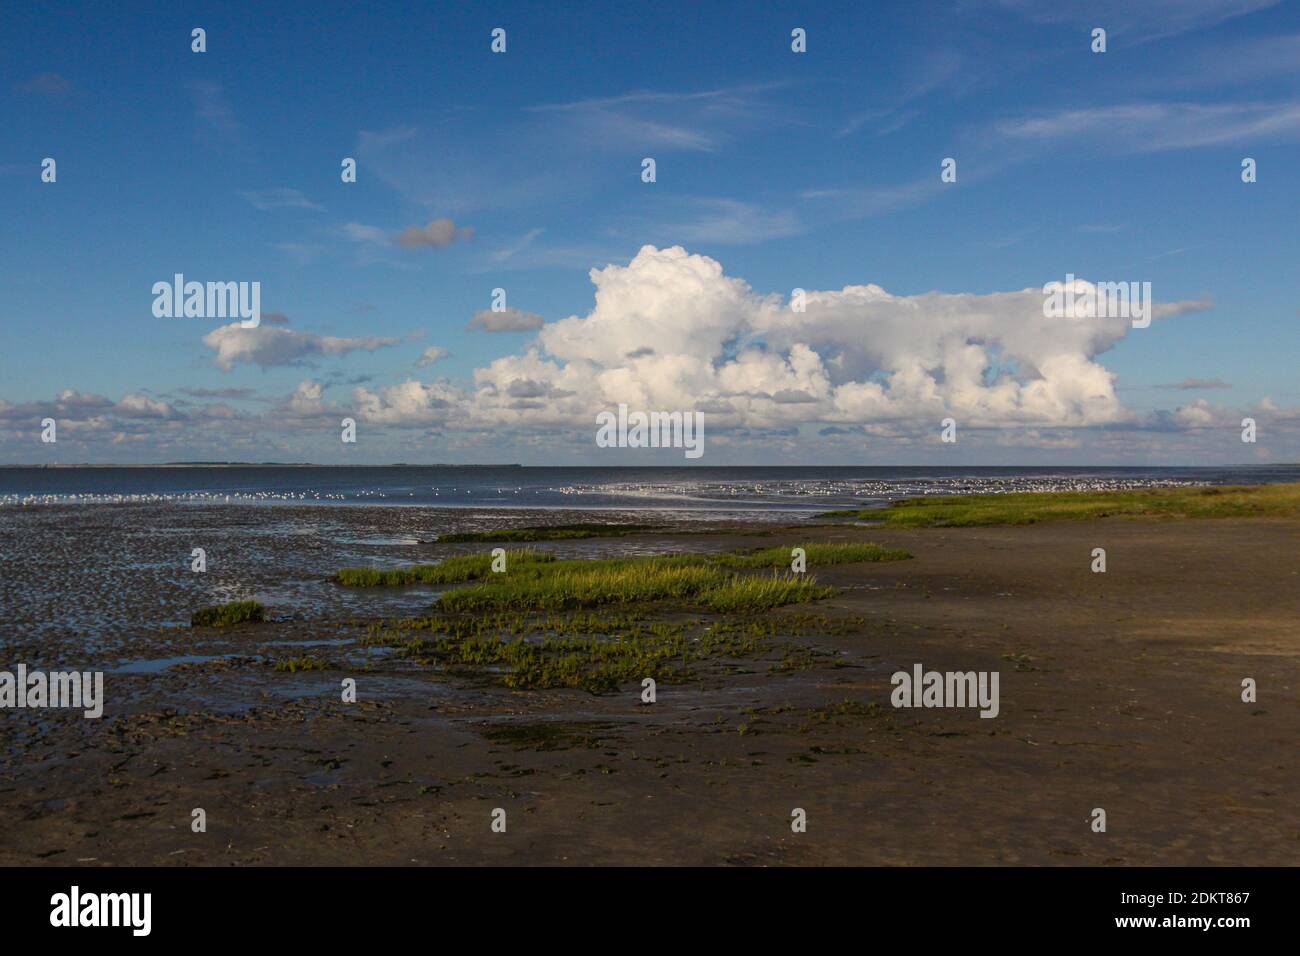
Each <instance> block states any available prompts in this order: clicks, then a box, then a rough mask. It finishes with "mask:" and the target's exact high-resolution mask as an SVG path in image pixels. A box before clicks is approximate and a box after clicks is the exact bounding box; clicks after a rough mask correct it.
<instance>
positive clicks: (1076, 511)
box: [809, 484, 1300, 562]
mask: <svg viewBox="0 0 1300 956" xmlns="http://www.w3.org/2000/svg"><path fill="white" fill-rule="evenodd" d="M831 516H836V517H853V518H859V519H863V520H879V521H881V522H882V523H883V524H884V526H885V527H888V528H965V527H977V526H984V525H1025V524H1036V523H1038V522H1040V521H1079V520H1085V519H1096V518H1115V517H1132V518H1153V517H1169V518H1300V484H1276V485H1253V486H1214V487H1195V488H1153V489H1147V490H1141V491H1065V492H1021V493H1016V494H1005V495H953V496H948V497H932V498H908V499H906V500H903V501H895V502H893V504H892V505H891V506H890V507H888V508H883V509H879V508H868V509H862V510H856V509H849V510H847V511H832V512H828V513H827V515H826V517H831ZM811 560H812V558H811V555H810V556H809V561H810V562H811Z"/></svg>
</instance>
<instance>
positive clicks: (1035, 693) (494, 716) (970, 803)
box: [0, 509, 1300, 866]
mask: <svg viewBox="0 0 1300 956" xmlns="http://www.w3.org/2000/svg"><path fill="white" fill-rule="evenodd" d="M368 510H369V509H368ZM380 510H381V509H376V510H375V511H376V513H378V512H379V511H380ZM367 520H380V519H378V518H374V517H372V518H369V519H367ZM403 520H409V519H403ZM568 520H572V518H569V519H568ZM520 523H522V522H520ZM759 530H760V531H762V532H763V533H762V534H761V535H756V536H751V535H745V534H741V533H738V532H735V531H733V532H730V533H723V534H717V535H680V536H678V535H668V534H650V535H642V536H637V537H636V538H635V539H615V540H613V541H607V540H601V541H594V542H574V543H573V544H572V545H571V546H569V548H570V549H578V547H579V546H581V547H582V548H585V549H587V553H593V554H595V553H606V552H607V551H609V550H617V549H620V548H623V547H627V546H628V545H629V543H631V542H633V541H635V542H636V545H635V546H636V547H637V548H639V549H646V550H648V551H650V552H654V551H663V552H666V553H671V552H677V551H695V550H715V549H718V548H722V547H741V546H747V545H755V546H757V545H763V546H771V545H773V544H786V543H789V544H792V545H793V544H801V543H805V542H808V541H856V540H872V541H878V542H880V543H882V544H886V545H891V546H898V547H904V548H906V549H908V550H909V551H911V552H912V553H913V555H914V558H913V559H912V560H909V561H902V562H896V563H888V564H858V565H843V566H836V567H830V568H825V569H817V568H810V571H813V572H814V573H815V574H816V576H817V577H818V579H819V580H821V581H823V582H826V583H830V584H835V585H838V586H840V587H842V588H844V591H843V592H842V593H841V594H840V595H839V596H837V597H835V598H832V599H829V600H827V601H823V602H819V603H818V604H817V605H816V606H815V607H816V609H817V610H819V611H820V612H822V613H824V614H826V615H828V616H830V617H844V618H857V617H860V618H862V619H864V621H865V623H864V624H862V625H860V626H858V625H855V626H854V627H853V628H852V629H851V631H852V633H848V634H824V635H821V636H817V637H813V638H809V637H800V638H798V639H796V640H792V642H791V643H792V644H793V645H797V649H799V650H800V651H804V652H806V651H807V650H808V649H809V645H812V648H811V649H812V650H813V651H815V652H816V653H815V654H813V655H812V656H811V657H810V658H809V666H804V667H801V668H798V669H793V670H784V669H781V668H780V667H779V666H776V665H779V661H780V659H781V658H782V655H783V653H784V648H782V646H781V643H782V642H780V641H778V642H777V644H776V646H774V647H773V648H772V650H771V652H770V653H768V654H765V655H763V656H761V657H759V658H755V659H745V660H741V661H739V662H732V665H733V666H719V667H717V668H715V669H710V670H707V671H706V672H705V673H704V674H702V675H701V679H700V680H697V681H694V682H691V683H689V684H683V685H682V686H671V685H670V684H667V683H661V684H660V685H659V688H658V701H657V702H656V703H655V704H653V705H644V704H642V703H641V702H640V687H639V686H635V685H629V686H626V687H624V688H622V689H621V690H620V691H619V692H618V693H617V694H609V695H602V696H594V695H591V694H589V693H586V692H584V691H578V690H548V691H511V690H507V689H504V688H502V687H499V686H496V685H492V684H485V683H484V682H482V681H471V680H459V679H451V678H444V677H439V676H437V675H432V674H429V673H427V672H425V671H422V670H421V669H420V668H419V667H418V666H417V665H414V664H410V663H408V662H406V661H403V660H400V659H397V658H394V657H392V656H389V655H385V654H382V653H376V652H374V651H371V650H368V649H366V648H363V647H359V646H357V645H356V644H353V643H347V642H349V641H351V640H353V639H355V638H356V637H357V636H359V634H360V633H361V632H362V631H363V630H364V626H365V620H364V618H365V617H366V614H365V613H364V612H361V611H358V612H355V613H354V612H339V613H334V614H333V615H332V616H331V617H330V618H329V619H326V620H320V619H313V618H311V617H310V615H301V614H300V615H293V616H291V617H292V619H289V620H280V621H272V622H268V623H264V624H252V625H243V626H240V627H238V628H234V629H228V630H226V631H216V630H212V629H201V630H190V629H188V628H176V629H171V630H168V629H159V628H156V627H155V628H143V629H138V630H136V631H135V632H134V633H130V634H124V635H123V636H122V637H121V638H120V639H118V640H115V641H112V642H108V643H106V644H104V645H103V646H102V647H101V649H100V650H99V651H98V652H96V653H98V654H99V655H100V656H99V657H98V658H96V661H97V662H98V663H102V664H104V665H105V666H108V667H116V668H121V667H122V666H123V657H124V655H125V656H128V657H131V658H133V659H137V660H138V661H147V660H151V659H159V658H164V657H168V656H178V657H179V656H196V657H207V656H212V657H213V658H214V659H212V660H206V661H198V662H193V663H188V664H185V663H181V664H177V665H175V666H171V667H168V668H166V669H164V670H158V671H150V670H149V669H148V668H149V667H150V666H157V665H148V664H142V663H137V664H136V665H130V664H128V665H126V666H127V670H126V671H125V672H116V673H110V674H108V675H106V686H107V688H108V697H109V701H108V704H107V707H106V716H105V717H104V719H102V720H99V721H92V720H84V719H82V718H80V716H79V715H78V716H73V715H71V714H69V713H68V712H56V711H43V712H41V713H40V714H39V715H36V716H33V713H32V712H30V711H6V712H3V713H0V752H2V753H3V754H4V761H3V764H0V817H2V818H3V819H4V820H5V821H6V824H5V826H4V827H2V828H0V863H3V864H6V865H14V864H40V863H45V862H48V863H57V864H74V863H83V864H85V865H91V866H95V865H106V864H140V863H154V864H175V865H228V864H245V865H247V864H270V865H275V864H307V863H319V864H351V863H365V864H398V865H400V864H416V863H418V864H460V865H472V864H480V863H490V864H647V863H649V864H704V865H713V864H897V865H922V864H1049V865H1050V864H1062V865H1096V864H1107V865H1154V864H1168V865H1181V864H1234V865H1242V864H1244V865H1255V864H1284V865H1285V864H1290V865H1294V864H1296V863H1297V862H1300V810H1298V809H1297V808H1298V807H1300V801H1297V798H1296V794H1297V791H1298V789H1300V787H1298V785H1300V772H1297V769H1296V766H1295V759H1294V758H1295V752H1296V743H1297V741H1298V740H1300V698H1298V697H1297V683H1298V680H1300V670H1298V669H1297V665H1298V664H1300V548H1298V546H1300V524H1296V523H1291V522H1278V521H1266V520H1253V521H1228V520H1223V521H1128V520H1105V521H1099V522H1091V523H1077V524H1073V523H1071V524H1050V525H1040V526H1032V527H1024V528H968V529H952V530H936V529H926V530H914V531H883V530H880V529H868V528H860V527H849V526H844V527H816V528H803V529H799V530H790V531H781V530H778V529H773V528H762V529H759ZM421 547H423V548H424V549H425V553H426V555H430V554H435V553H445V552H446V551H447V550H448V549H447V548H446V547H443V548H442V549H441V550H439V546H430V545H424V546H421ZM487 547H491V546H490V545H488V546H487ZM539 547H549V546H548V545H539ZM1095 547H1104V548H1106V550H1107V558H1108V571H1107V573H1105V574H1093V573H1091V571H1090V570H1089V564H1090V561H1091V551H1092V549H1093V548H1095ZM557 550H558V549H557ZM566 550H567V549H566ZM404 559H409V558H406V557H405V556H404ZM321 560H322V561H323V562H324V563H321V562H320V561H318V562H317V563H318V564H319V565H320V566H319V567H318V568H316V573H318V574H324V573H326V572H327V571H328V570H332V569H333V568H334V567H337V566H338V565H339V564H342V563H346V562H343V561H338V560H332V559H331V557H330V556H328V555H325V556H321ZM421 600H422V601H424V602H425V603H427V599H425V598H422V599H421ZM806 610H808V608H807V607H803V608H787V609H783V610H781V611H777V612H773V615H774V616H775V617H778V618H779V617H780V616H782V615H789V614H799V613H803V612H805V611H806ZM379 613H387V612H384V611H381V612H379ZM322 640H327V641H332V642H335V643H331V644H324V645H316V646H313V647H311V648H309V649H293V648H292V647H291V645H285V644H281V643H278V642H284V641H289V642H305V641H322ZM7 651H8V653H7V655H6V656H8V657H9V658H10V659H11V660H12V661H17V660H28V661H29V663H30V662H32V658H31V657H24V656H23V655H24V654H34V655H37V656H39V657H40V658H42V659H44V660H45V661H47V662H48V664H49V666H56V665H60V664H61V665H63V666H87V662H84V661H83V660H80V659H78V660H73V659H71V658H68V657H67V656H66V654H67V645H65V644H63V643H61V642H60V641H58V640H55V639H50V640H49V641H47V642H46V643H42V642H41V641H38V640H37V639H36V638H35V637H30V636H29V637H27V638H25V639H22V640H18V641H11V642H10V643H9V646H8V648H7ZM299 653H312V654H316V655H319V656H321V657H323V658H325V659H326V660H327V661H329V663H330V669H329V670H325V671H311V672H306V673H299V674H285V673H280V672H276V671H274V670H273V669H272V668H271V667H269V666H268V665H267V663H266V662H267V660H269V659H273V658H276V657H277V656H291V655H296V654H299ZM220 655H228V656H220ZM918 662H919V663H921V664H923V665H924V666H925V668H926V669H935V670H941V671H947V670H961V671H966V670H976V671H998V672H1000V675H1001V679H1000V689H1001V700H1000V709H1001V712H1000V715H999V716H998V717H997V718H996V719H992V720H986V719H980V718H979V716H978V713H977V711H975V710H973V709H972V710H954V709H929V710H896V709H894V708H892V707H891V706H890V691H891V689H892V688H891V685H890V674H891V673H892V672H894V671H895V670H910V669H911V668H912V665H913V664H915V663H918ZM132 667H134V669H132ZM345 677H354V678H355V679H356V680H357V690H358V702H357V703H355V704H344V703H342V702H341V700H340V698H339V682H340V681H341V680H342V679H343V678H345ZM1245 677H1251V678H1254V679H1255V680H1256V682H1257V683H1258V687H1259V699H1258V702H1257V703H1253V704H1248V703H1243V702H1242V701H1241V697H1240V695H1241V681H1242V679H1243V678H1245ZM196 807H201V808H203V809H204V810H205V811H206V814H207V832H206V833H193V832H191V828H190V820H191V810H192V809H193V808H196ZM796 807H797V808H802V809H804V810H805V811H806V812H807V820H808V823H807V832H805V833H793V832H791V827H790V820H791V811H792V810H793V809H794V808H796ZM1095 807H1102V808H1104V809H1105V810H1106V814H1107V832H1105V833H1094V832H1092V830H1091V828H1090V822H1091V813H1092V810H1093V808H1095ZM495 808H502V809H504V810H505V811H506V819H507V828H506V832H505V833H494V832H493V831H492V828H491V822H492V811H493V810H494V809H495Z"/></svg>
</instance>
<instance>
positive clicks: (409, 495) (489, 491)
mask: <svg viewBox="0 0 1300 956" xmlns="http://www.w3.org/2000/svg"><path fill="white" fill-rule="evenodd" d="M1280 481H1300V466H1296V465H1269V466H1254V467H1213V468H1053V467H1032V468H1005V467H1004V468H999V467H986V468H935V467H909V468H892V467H781V468H776V467H730V468H703V467H693V468H680V467H678V468H672V467H660V468H590V467H573V468H524V467H514V466H465V467H446V466H442V467H439V466H430V467H425V466H388V467H341V466H279V465H265V466H214V467H207V466H186V467H140V468H134V467H132V468H125V467H123V468H118V467H114V468H97V467H68V468H0V506H3V505H15V504H40V503H85V504H97V503H115V502H129V501H155V502H160V501H175V502H178V503H184V502H201V503H208V504H212V503H226V502H229V503H232V504H235V503H255V504H256V503H265V504H274V503H297V504H301V503H319V504H322V505H364V504H388V505H422V506H429V505H433V506H439V507H473V508H484V507H488V508H491V507H503V508H511V507H518V508H580V509H599V508H614V509H619V510H626V509H634V510H635V509H652V510H664V509H669V510H673V509H677V510H709V509H722V510H735V509H737V508H742V509H755V510H767V509H780V510H794V511H799V510H805V509H825V508H828V507H837V506H847V505H853V504H869V503H873V502H883V501H887V500H890V499H892V498H897V497H903V496H914V495H929V494H973V493H988V492H994V493H996V492H1006V491H1053V490H1072V489H1078V490H1086V489H1107V488H1133V487H1149V486H1165V485H1182V484H1238V483H1240V484H1256V483H1261V482H1280Z"/></svg>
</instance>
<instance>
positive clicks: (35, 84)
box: [18, 73, 77, 102]
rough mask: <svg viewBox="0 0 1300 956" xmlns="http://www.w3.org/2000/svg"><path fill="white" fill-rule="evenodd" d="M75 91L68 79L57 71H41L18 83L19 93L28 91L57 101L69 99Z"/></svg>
mask: <svg viewBox="0 0 1300 956" xmlns="http://www.w3.org/2000/svg"><path fill="white" fill-rule="evenodd" d="M76 91H77V90H76V87H74V86H73V85H72V82H71V81H70V80H68V79H66V78H64V77H62V76H60V75H59V74H57V73H41V74H40V75H38V76H34V77H32V78H31V79H30V80H28V81H27V82H26V83H21V84H19V85H18V92H20V93H30V94H32V95H33V96H43V97H45V98H46V99H50V100H56V101H59V102H62V101H64V100H67V99H69V98H70V97H71V96H72V94H73V93H75V92H76Z"/></svg>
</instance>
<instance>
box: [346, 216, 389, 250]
mask: <svg viewBox="0 0 1300 956" xmlns="http://www.w3.org/2000/svg"><path fill="white" fill-rule="evenodd" d="M343 232H344V234H345V235H346V236H347V237H348V238H349V239H351V240H353V241H354V242H369V243H373V244H375V245H386V244H387V243H388V233H386V232H384V230H382V229H380V228H379V227H378V226H367V225H365V224H364V223H360V222H350V223H348V224H346V225H345V226H344V227H343Z"/></svg>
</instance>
